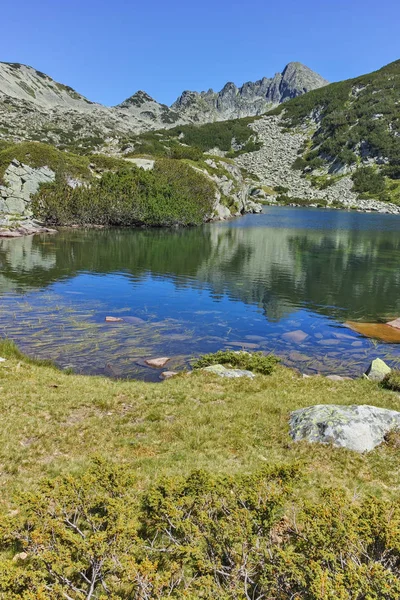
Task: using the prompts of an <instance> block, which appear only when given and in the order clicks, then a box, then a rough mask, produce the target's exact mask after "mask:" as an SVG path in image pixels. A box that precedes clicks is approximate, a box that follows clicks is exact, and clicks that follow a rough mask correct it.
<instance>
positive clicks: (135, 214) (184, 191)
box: [32, 159, 215, 226]
mask: <svg viewBox="0 0 400 600" xmlns="http://www.w3.org/2000/svg"><path fill="white" fill-rule="evenodd" d="M214 198H215V187H214V184H213V182H211V181H210V180H209V179H207V178H206V177H205V176H203V175H202V174H201V173H198V172H196V171H195V170H194V169H193V168H191V167H190V166H189V165H186V164H183V163H181V162H180V161H176V160H168V159H162V160H159V161H157V162H156V164H155V167H154V169H153V170H152V171H144V170H143V169H140V168H137V167H134V166H132V167H126V168H124V169H120V170H118V171H117V172H115V173H113V172H106V173H104V175H103V176H102V178H101V179H100V180H92V182H91V183H90V185H84V186H80V187H76V188H74V189H72V188H71V187H69V186H68V184H67V183H66V181H65V178H64V177H63V176H62V175H61V176H59V177H58V178H57V180H56V182H55V183H54V184H50V185H46V186H42V187H41V189H40V191H39V193H38V194H37V195H36V196H35V197H34V199H33V202H32V210H33V212H34V214H35V216H36V217H38V218H40V219H42V220H43V221H44V222H45V223H47V224H52V225H71V224H79V225H115V226H133V225H149V226H173V225H199V224H201V223H203V221H204V220H205V218H206V217H207V215H209V214H210V213H211V212H212V206H213V202H214Z"/></svg>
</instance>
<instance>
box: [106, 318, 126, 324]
mask: <svg viewBox="0 0 400 600" xmlns="http://www.w3.org/2000/svg"><path fill="white" fill-rule="evenodd" d="M122 321H123V319H122V318H121V317H106V323H121V322H122Z"/></svg>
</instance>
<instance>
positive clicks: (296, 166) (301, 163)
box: [292, 156, 307, 171]
mask: <svg viewBox="0 0 400 600" xmlns="http://www.w3.org/2000/svg"><path fill="white" fill-rule="evenodd" d="M306 166H307V161H306V159H305V158H302V157H300V156H298V157H297V158H296V160H295V161H294V163H293V164H292V169H293V170H295V171H303V170H304V169H305V168H306Z"/></svg>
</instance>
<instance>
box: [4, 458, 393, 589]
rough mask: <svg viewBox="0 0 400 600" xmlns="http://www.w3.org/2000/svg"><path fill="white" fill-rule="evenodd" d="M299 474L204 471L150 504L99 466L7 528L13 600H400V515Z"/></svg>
mask: <svg viewBox="0 0 400 600" xmlns="http://www.w3.org/2000/svg"><path fill="white" fill-rule="evenodd" d="M298 477H299V471H298V469H297V468H296V467H289V466H275V467H266V468H264V469H263V470H261V471H258V472H256V473H253V474H250V475H236V476H226V475H218V476H213V475H210V474H209V473H207V472H204V471H196V472H194V473H192V474H191V475H189V476H188V477H169V478H164V479H162V480H161V481H159V482H157V483H155V484H154V485H153V486H152V487H151V488H150V489H148V490H147V491H145V492H144V493H143V492H140V491H139V489H138V486H137V485H136V479H135V476H133V475H132V472H130V470H129V469H128V468H127V467H121V466H119V467H116V466H113V465H110V464H108V463H106V462H104V461H100V460H97V461H95V462H94V464H93V466H92V468H91V469H90V470H89V471H88V472H86V473H84V474H83V475H80V476H65V477H58V478H56V479H53V480H52V481H48V482H44V483H42V484H40V485H39V487H38V489H37V491H35V492H33V493H29V494H24V495H22V497H19V499H18V504H17V506H16V510H14V511H12V512H10V513H9V514H7V515H4V516H2V517H1V520H0V534H1V550H2V554H1V555H0V598H1V599H2V600H17V599H19V600H63V599H64V600H65V599H67V600H68V599H69V600H84V599H86V600H88V599H91V600H105V599H106V598H112V599H113V600H128V599H132V600H134V599H136V600H145V599H149V600H151V599H153V598H154V599H159V600H162V599H166V598H172V599H176V600H177V599H181V598H187V599H188V600H214V599H216V598H218V599H221V600H246V599H249V598H251V599H255V598H258V599H264V600H270V599H271V600H272V599H273V600H294V599H298V600H336V599H340V600H398V598H399V595H400V575H399V574H400V535H399V527H400V507H399V504H398V503H393V504H391V503H389V502H383V501H381V500H379V499H376V498H365V499H363V500H355V499H354V498H353V499H350V498H348V497H347V496H346V495H345V494H343V493H341V492H340V491H334V490H332V491H327V492H326V493H325V495H324V497H323V499H322V501H320V502H317V503H312V502H299V501H296V498H295V497H294V494H293V484H294V482H295V481H296V479H298Z"/></svg>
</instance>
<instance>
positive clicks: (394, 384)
mask: <svg viewBox="0 0 400 600" xmlns="http://www.w3.org/2000/svg"><path fill="white" fill-rule="evenodd" d="M381 385H382V386H383V387H384V388H386V389H388V390H393V391H394V392H400V371H396V370H393V371H391V372H390V373H388V374H387V375H386V376H385V378H384V379H383V381H382V384H381Z"/></svg>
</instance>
